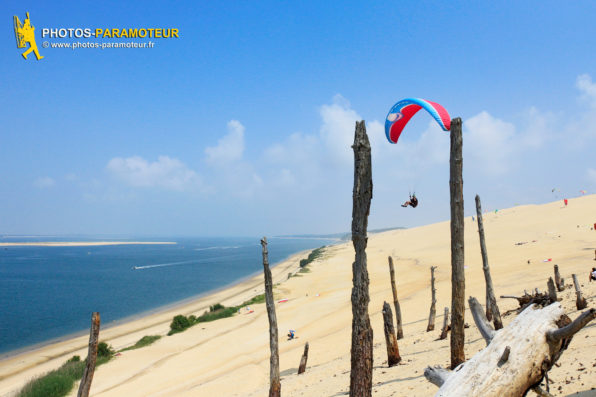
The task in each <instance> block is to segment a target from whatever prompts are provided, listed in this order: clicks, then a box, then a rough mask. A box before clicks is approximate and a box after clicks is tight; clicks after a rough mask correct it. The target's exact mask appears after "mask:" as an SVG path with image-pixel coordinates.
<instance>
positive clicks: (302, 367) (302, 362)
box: [298, 342, 308, 375]
mask: <svg viewBox="0 0 596 397" xmlns="http://www.w3.org/2000/svg"><path fill="white" fill-rule="evenodd" d="M307 360H308V342H306V345H304V353H303V354H302V358H300V366H299V367H298V375H300V374H302V373H304V371H306V361H307Z"/></svg>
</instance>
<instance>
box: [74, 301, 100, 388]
mask: <svg viewBox="0 0 596 397" xmlns="http://www.w3.org/2000/svg"><path fill="white" fill-rule="evenodd" d="M99 323H100V317H99V313H98V312H93V314H92V315H91V331H90V333H89V349H88V350H87V363H86V365H85V371H84V372H83V377H82V378H81V384H80V385H79V392H78V393H77V397H89V391H90V390H91V382H92V381H93V374H94V373H95V362H96V361H97V345H98V344H99Z"/></svg>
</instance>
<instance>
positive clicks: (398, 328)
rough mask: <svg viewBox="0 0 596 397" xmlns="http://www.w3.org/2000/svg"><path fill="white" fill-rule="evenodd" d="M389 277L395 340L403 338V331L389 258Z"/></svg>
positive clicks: (391, 259)
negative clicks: (393, 312) (395, 332)
mask: <svg viewBox="0 0 596 397" xmlns="http://www.w3.org/2000/svg"><path fill="white" fill-rule="evenodd" d="M389 275H390V276H391V290H392V291H393V307H395V329H396V331H397V339H398V340H399V339H401V338H403V337H404V331H403V328H402V322H401V308H400V307H399V301H398V300H397V288H396V287H395V269H394V268H393V258H391V257H389Z"/></svg>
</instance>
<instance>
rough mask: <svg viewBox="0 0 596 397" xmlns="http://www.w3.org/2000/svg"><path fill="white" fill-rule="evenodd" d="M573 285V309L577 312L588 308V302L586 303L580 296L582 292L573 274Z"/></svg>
mask: <svg viewBox="0 0 596 397" xmlns="http://www.w3.org/2000/svg"><path fill="white" fill-rule="evenodd" d="M573 285H575V296H576V300H575V307H577V310H581V309H585V308H586V307H587V306H588V302H586V298H584V297H583V296H582V290H581V287H580V285H579V281H577V276H576V275H575V274H573Z"/></svg>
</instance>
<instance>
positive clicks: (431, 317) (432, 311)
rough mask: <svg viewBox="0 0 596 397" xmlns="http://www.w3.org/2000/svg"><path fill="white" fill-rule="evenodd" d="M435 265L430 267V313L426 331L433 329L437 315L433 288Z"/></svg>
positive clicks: (435, 291)
mask: <svg viewBox="0 0 596 397" xmlns="http://www.w3.org/2000/svg"><path fill="white" fill-rule="evenodd" d="M436 268H437V267H436V266H431V267H430V289H431V303H430V314H429V315H428V325H427V326H426V332H429V331H433V330H434V329H435V316H436V315H437V309H436V304H437V290H436V289H435V269H436Z"/></svg>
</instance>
